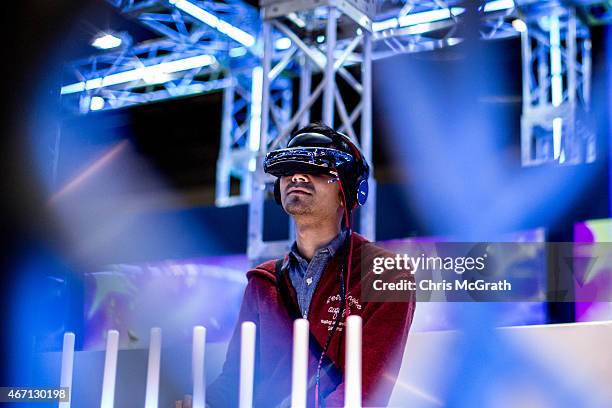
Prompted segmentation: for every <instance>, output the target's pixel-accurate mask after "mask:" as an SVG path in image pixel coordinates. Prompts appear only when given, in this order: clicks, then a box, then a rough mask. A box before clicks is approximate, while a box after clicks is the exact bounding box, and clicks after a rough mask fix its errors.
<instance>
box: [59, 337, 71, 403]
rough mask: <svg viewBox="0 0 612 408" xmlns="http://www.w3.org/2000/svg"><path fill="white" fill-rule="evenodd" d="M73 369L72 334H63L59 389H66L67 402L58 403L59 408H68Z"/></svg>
mask: <svg viewBox="0 0 612 408" xmlns="http://www.w3.org/2000/svg"><path fill="white" fill-rule="evenodd" d="M73 367H74V333H64V345H63V347H62V373H61V377H60V387H68V402H60V403H59V408H70V400H71V398H70V397H71V394H72V368H73Z"/></svg>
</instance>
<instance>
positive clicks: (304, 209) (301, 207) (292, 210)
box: [284, 198, 312, 215]
mask: <svg viewBox="0 0 612 408" xmlns="http://www.w3.org/2000/svg"><path fill="white" fill-rule="evenodd" d="M284 209H285V211H286V212H287V214H289V215H305V214H311V213H312V205H311V204H309V203H305V202H303V201H302V200H300V199H299V198H298V199H289V200H287V201H286V202H285V205H284Z"/></svg>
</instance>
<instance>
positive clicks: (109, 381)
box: [100, 330, 119, 408]
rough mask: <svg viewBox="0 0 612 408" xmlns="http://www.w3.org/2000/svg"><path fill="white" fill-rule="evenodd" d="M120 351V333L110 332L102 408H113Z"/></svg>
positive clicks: (107, 340)
mask: <svg viewBox="0 0 612 408" xmlns="http://www.w3.org/2000/svg"><path fill="white" fill-rule="evenodd" d="M118 351H119V332H118V331H117V330H109V331H108V332H107V334H106V357H105V359H104V377H103V379H102V401H101V402H100V408H113V404H114V400H115V378H116V376H117V353H118Z"/></svg>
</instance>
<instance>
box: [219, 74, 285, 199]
mask: <svg viewBox="0 0 612 408" xmlns="http://www.w3.org/2000/svg"><path fill="white" fill-rule="evenodd" d="M262 86H263V71H262V68H261V67H255V68H253V69H251V70H248V71H244V72H243V73H240V72H234V73H232V77H231V85H229V86H227V87H226V88H225V89H224V91H223V122H222V131H221V132H222V133H221V144H220V150H219V159H218V160H217V176H216V180H217V184H216V190H215V204H216V205H217V206H220V207H225V206H230V205H236V204H246V203H248V202H250V200H251V190H252V180H253V174H254V170H255V161H256V160H257V158H256V156H257V152H258V150H259V143H260V139H259V136H258V135H259V132H260V126H261V99H262V92H263V89H262ZM291 87H292V83H291V80H290V79H289V78H284V77H283V78H278V79H277V81H275V82H274V84H272V86H271V89H270V101H271V105H272V106H274V111H275V115H276V116H277V117H278V120H280V121H283V122H286V121H288V120H289V116H290V114H291V104H292V96H293V92H292V89H291ZM232 181H234V184H239V188H238V193H237V194H232V188H231V187H232Z"/></svg>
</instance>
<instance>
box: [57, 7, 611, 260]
mask: <svg viewBox="0 0 612 408" xmlns="http://www.w3.org/2000/svg"><path fill="white" fill-rule="evenodd" d="M107 1H108V2H109V3H110V4H112V5H113V6H114V7H116V8H117V9H118V10H119V11H120V12H121V13H123V14H125V15H127V16H129V17H131V18H134V19H136V20H137V21H139V22H140V23H141V24H142V25H144V26H145V27H147V28H149V29H151V30H152V31H153V32H155V33H157V34H158V35H159V36H160V38H159V39H156V40H152V41H148V42H145V43H141V44H134V45H132V44H128V45H127V46H125V47H123V48H122V49H120V50H119V51H113V52H106V53H101V54H97V55H95V56H92V57H91V58H88V59H86V60H83V61H77V62H74V63H72V64H71V65H70V66H69V69H68V74H69V78H67V81H66V82H65V83H67V85H65V86H64V87H62V101H63V104H64V106H65V107H66V108H68V110H70V111H73V112H80V113H87V112H89V111H91V110H93V109H94V108H95V110H98V109H115V108H120V107H126V106H131V105H135V104H142V103H147V102H152V101H158V100H163V99H168V98H173V97H178V96H185V95H191V94H196V93H204V92H209V91H215V90H221V89H223V90H224V105H223V125H222V135H221V147H220V154H219V160H218V163H217V191H216V203H217V205H219V206H226V205H233V204H238V203H246V202H248V203H249V232H248V234H249V237H248V253H249V257H250V258H251V259H252V260H256V259H258V258H261V257H270V256H275V255H278V254H281V253H282V252H284V251H285V250H286V248H287V244H288V242H289V241H282V242H264V241H263V221H264V220H263V203H264V198H265V196H266V194H267V192H269V187H270V186H271V182H272V181H273V180H272V179H271V178H268V177H267V176H266V175H265V174H263V172H262V169H261V161H262V159H263V156H264V155H265V154H266V153H267V152H268V151H270V150H272V149H274V148H276V147H279V146H282V145H283V144H284V143H285V142H286V139H287V136H288V135H289V134H290V133H291V131H292V130H294V129H295V128H296V127H298V126H300V125H304V124H306V123H308V122H309V121H310V120H311V119H321V120H323V121H324V122H325V123H327V124H329V125H331V126H333V127H335V128H338V129H339V130H340V131H341V132H344V133H346V134H347V135H348V136H349V137H351V138H352V139H353V140H355V141H357V142H360V143H361V147H362V150H363V151H364V154H365V156H366V158H367V159H368V161H369V162H370V163H371V150H372V118H371V110H372V100H371V64H372V60H376V59H383V58H386V57H389V56H393V55H397V54H401V53H413V52H423V51H429V50H434V49H437V48H441V47H446V46H452V45H455V44H458V43H460V42H461V41H462V38H461V37H460V35H459V30H458V29H457V28H458V27H459V25H460V24H461V23H462V21H463V20H464V17H465V11H466V9H465V7H466V6H465V4H464V2H461V1H459V0H392V1H385V2H380V1H374V0H262V1H261V9H262V13H261V16H260V15H259V13H258V12H257V10H256V9H255V8H253V7H251V6H249V5H247V4H245V3H243V2H242V1H240V0H225V1H197V0H107ZM600 6H605V8H606V10H608V9H612V7H610V4H609V2H608V1H603V0H599V1H595V0H570V1H557V0H545V1H541V0H514V1H512V0H492V1H487V2H485V1H483V2H481V4H480V6H479V8H478V11H479V12H480V14H481V19H480V35H481V37H482V38H483V39H485V40H494V39H500V38H508V37H512V36H518V35H520V36H521V41H522V43H521V44H522V51H523V115H522V119H521V129H522V132H521V143H522V162H523V165H537V164H540V163H546V162H551V161H552V162H557V163H560V164H572V163H579V162H589V161H592V160H594V158H595V141H594V136H593V134H592V133H590V132H589V131H588V130H587V127H586V126H584V124H583V123H584V121H583V119H582V118H583V115H584V114H585V113H586V112H588V107H589V99H590V74H591V72H590V69H591V68H590V64H591V59H590V40H589V32H588V27H587V26H586V25H585V24H583V22H582V21H581V20H579V19H578V18H577V17H576V14H577V12H576V10H579V12H580V13H579V14H580V15H581V16H582V17H584V16H585V15H586V17H585V18H586V20H587V21H596V23H606V22H609V21H610V20H612V12H610V13H608V14H609V16H608V15H607V17H606V16H604V17H599V18H597V19H595V20H594V17H593V16H592V15H591V14H592V13H591V11H590V10H597V9H598V7H600ZM600 8H601V7H600ZM589 13H591V14H589ZM262 19H263V22H262ZM517 22H518V23H521V22H522V23H523V24H524V28H525V30H522V31H523V32H522V33H520V32H519V31H521V30H520V29H519V28H520V24H519V25H515V24H517ZM517 27H518V28H517ZM338 84H341V86H338ZM294 85H295V86H294ZM294 87H295V89H296V91H297V92H298V95H297V97H296V98H293V88H294ZM349 93H352V94H353V97H351V98H347V96H349ZM294 99H295V101H296V103H294V102H293V101H294ZM349 100H350V101H357V102H356V103H355V104H353V105H351V106H349V105H348V104H347V101H349ZM313 107H314V109H313ZM319 107H320V110H321V116H320V117H316V118H315V117H314V114H315V112H318V111H319ZM232 181H233V182H232ZM236 183H239V188H238V193H237V194H232V192H234V190H236V188H234V189H232V188H231V187H232V184H236ZM375 187H376V186H375V181H374V179H373V178H371V180H370V189H371V191H370V199H369V200H368V204H367V205H366V206H365V207H364V208H362V209H361V210H360V227H361V228H360V229H361V232H362V233H364V235H366V236H367V237H368V238H370V239H374V237H375V231H374V218H375V215H374V214H375V209H374V203H375V196H376V195H375V190H376V188H375ZM290 236H292V232H291V231H290Z"/></svg>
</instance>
